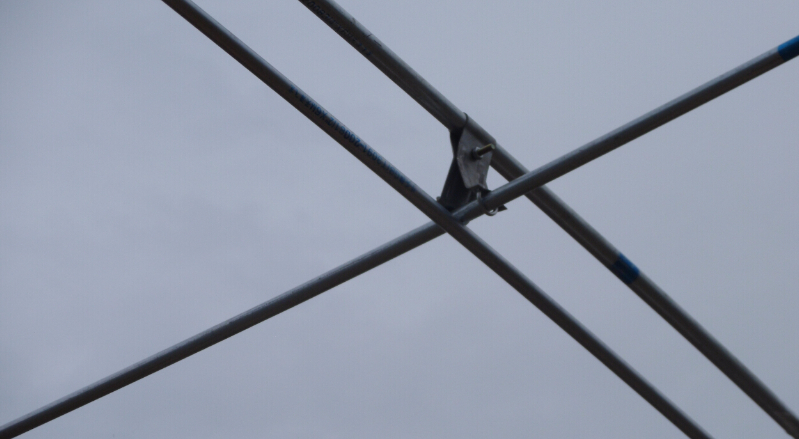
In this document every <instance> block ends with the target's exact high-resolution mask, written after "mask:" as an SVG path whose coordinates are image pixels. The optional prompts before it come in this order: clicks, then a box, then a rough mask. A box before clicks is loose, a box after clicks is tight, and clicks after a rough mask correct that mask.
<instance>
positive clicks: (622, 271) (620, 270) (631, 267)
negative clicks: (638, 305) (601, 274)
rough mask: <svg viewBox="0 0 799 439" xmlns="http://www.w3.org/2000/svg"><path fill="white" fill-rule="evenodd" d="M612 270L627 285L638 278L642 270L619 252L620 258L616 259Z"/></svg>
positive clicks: (611, 267)
mask: <svg viewBox="0 0 799 439" xmlns="http://www.w3.org/2000/svg"><path fill="white" fill-rule="evenodd" d="M608 268H610V271H612V272H613V274H615V275H616V277H618V278H619V279H621V281H622V282H624V283H625V284H627V285H630V284H631V283H633V282H635V280H636V279H638V275H639V274H640V272H639V271H638V267H636V266H635V264H633V263H632V262H630V260H629V259H627V257H626V256H624V255H623V254H621V253H619V258H618V259H616V262H614V263H613V265H611V266H610V267H608Z"/></svg>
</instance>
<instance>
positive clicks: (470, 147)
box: [438, 115, 505, 211]
mask: <svg viewBox="0 0 799 439" xmlns="http://www.w3.org/2000/svg"><path fill="white" fill-rule="evenodd" d="M449 139H450V142H451V143H452V155H453V158H452V164H451V165H450V167H449V173H448V174H447V180H446V181H445V182H444V189H443V190H442V191H441V197H439V199H438V202H439V203H441V205H442V206H444V207H445V208H446V209H447V210H450V211H452V210H455V209H457V208H459V207H461V206H464V205H466V204H468V203H470V202H471V201H474V200H476V199H477V194H487V193H488V192H489V190H488V185H487V184H486V176H488V167H489V165H490V164H491V156H492V155H493V151H494V149H496V146H495V145H496V144H497V143H496V140H494V138H493V137H491V136H490V135H489V134H488V133H487V132H486V131H485V130H484V129H483V128H482V127H481V126H480V125H478V124H477V122H475V121H474V120H473V119H472V118H470V117H469V115H466V125H464V126H463V128H461V129H459V130H453V131H450V133H449ZM499 210H505V209H504V206H503V207H502V208H500V209H499Z"/></svg>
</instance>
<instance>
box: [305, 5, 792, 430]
mask: <svg viewBox="0 0 799 439" xmlns="http://www.w3.org/2000/svg"><path fill="white" fill-rule="evenodd" d="M300 2H301V3H302V4H303V5H305V6H306V7H307V8H308V9H310V10H311V11H312V12H313V13H314V14H315V15H317V16H318V17H319V18H320V19H321V20H322V21H324V22H325V23H326V24H327V25H328V26H330V28H331V29H333V30H334V31H335V32H336V33H338V34H339V35H341V36H342V37H343V38H344V39H345V40H346V41H347V42H348V43H350V44H351V45H352V46H353V47H355V48H356V49H357V50H358V51H359V52H360V53H361V54H363V55H364V57H366V58H367V59H368V60H369V61H370V62H371V63H372V64H374V65H375V66H376V67H377V68H378V69H379V70H380V71H382V72H383V73H384V74H386V76H388V77H389V78H390V79H391V80H392V81H394V82H395V83H396V84H397V85H398V86H399V87H400V88H402V89H403V90H404V91H405V92H406V93H408V94H409V95H410V96H411V97H412V98H413V99H415V100H416V101H417V102H418V103H419V104H420V105H421V106H422V107H423V108H424V109H426V110H427V111H428V112H429V113H430V114H431V115H432V116H433V117H435V118H436V119H437V120H438V121H439V122H441V123H442V124H443V125H444V126H445V127H447V129H449V130H450V131H453V130H458V129H460V128H461V127H463V126H464V124H465V123H466V115H465V114H464V113H463V112H462V111H461V110H460V109H458V108H457V107H456V106H455V105H454V104H452V103H451V102H450V101H449V100H447V99H446V98H445V97H444V96H443V95H442V94H441V93H439V92H438V90H436V89H435V88H434V87H433V86H431V85H430V84H429V83H428V82H427V81H425V80H424V78H422V77H421V76H420V75H419V74H418V73H416V72H415V71H414V70H413V69H412V68H411V67H410V66H408V65H407V64H406V63H405V62H404V61H403V60H402V59H401V58H400V57H399V56H397V55H396V54H395V53H394V52H392V51H391V49H389V48H388V47H387V46H386V45H385V44H384V43H382V42H381V41H380V40H378V39H377V37H375V36H374V34H372V33H371V32H369V31H368V30H367V29H366V28H365V27H364V26H362V25H361V24H360V23H358V22H357V21H356V20H355V18H353V17H352V15H350V14H349V13H348V12H347V11H345V10H344V9H343V8H342V7H341V6H339V5H338V4H336V2H335V1H333V0H300ZM796 56H799V37H796V38H794V39H792V40H790V41H788V42H786V43H784V44H782V45H780V46H779V47H777V48H775V49H773V50H771V51H769V52H767V53H765V54H764V55H762V56H760V57H758V58H755V59H754V60H752V61H750V62H748V63H746V64H744V65H742V66H740V67H738V68H736V69H733V70H732V71H730V72H728V73H726V74H725V75H722V76H720V77H718V78H716V79H714V80H712V81H710V82H708V83H706V84H704V85H702V86H701V87H698V88H696V89H694V90H693V91H691V92H689V93H686V94H685V95H683V96H681V97H680V98H678V99H675V100H674V101H672V102H669V103H668V104H666V105H664V106H662V107H660V108H658V109H656V110H654V111H652V112H650V113H648V114H646V115H644V116H642V117H640V118H638V119H636V120H634V121H633V122H630V123H628V124H627V125H624V126H622V127H621V128H619V129H617V130H615V131H613V132H611V133H609V134H607V135H605V136H603V137H601V138H599V139H597V140H595V141H593V142H591V143H589V144H587V145H585V146H583V147H582V148H581V149H580V150H577V151H575V152H573V153H571V154H572V155H573V158H579V157H578V156H579V155H580V154H586V155H587V158H588V159H589V160H590V159H592V158H596V157H598V156H599V155H602V154H605V153H607V152H609V151H611V150H612V149H615V148H618V147H619V146H622V145H624V144H625V143H627V142H630V141H632V140H634V139H635V138H637V137H640V136H642V135H644V134H646V133H648V132H650V131H652V130H654V129H656V128H658V127H660V126H662V125H663V124H665V123H667V122H669V121H671V120H673V119H674V118H676V117H679V116H681V115H683V114H685V113H687V112H689V111H691V110H693V109H695V108H697V107H699V106H701V105H702V104H704V103H706V102H708V101H710V100H712V99H714V98H716V97H718V96H720V95H721V94H724V93H726V92H727V91H730V90H732V89H733V88H735V87H737V86H739V85H741V84H743V83H745V82H747V81H749V80H751V79H754V78H756V77H757V76H760V75H761V74H763V73H765V72H767V71H768V70H771V69H773V68H774V67H777V66H779V65H780V64H782V63H784V62H786V61H789V60H791V59H792V58H794V57H796ZM581 150H582V151H583V152H581ZM588 151H592V152H590V153H589V152H588ZM591 154H593V155H591ZM562 161H568V159H563V158H562V159H559V160H558V161H557V162H558V164H559V165H562V164H563V163H561V162H562ZM585 162H586V161H580V160H575V161H574V165H573V166H569V167H561V168H560V171H559V172H560V173H559V175H563V174H565V173H566V172H569V171H570V170H573V169H576V168H577V167H579V166H581V165H582V164H584V163H585ZM552 163H555V162H552ZM552 163H551V164H552ZM491 166H492V167H494V168H495V169H496V170H497V171H498V172H499V173H500V174H501V175H502V176H503V177H505V178H506V179H508V180H513V179H516V178H518V177H520V176H522V175H524V174H527V173H528V170H527V169H526V168H525V167H524V166H523V165H522V164H521V163H519V162H518V161H517V160H516V159H515V158H514V157H513V156H511V155H510V154H509V153H508V152H507V151H506V150H505V149H503V148H502V147H501V146H499V145H497V150H496V151H494V156H493V160H492V163H491ZM545 168H546V167H542V168H539V170H541V171H542V172H543V171H546V169H545ZM533 174H537V173H533ZM559 175H557V176H559ZM549 179H550V178H546V179H542V181H543V180H549ZM526 196H527V198H529V199H530V200H531V201H532V202H533V203H535V204H536V206H538V207H539V208H540V209H541V210H543V211H544V213H546V214H547V215H548V216H549V217H550V218H552V219H553V220H554V221H555V222H556V223H557V224H558V225H559V226H560V227H561V228H562V229H563V230H564V231H566V232H567V233H568V234H569V235H571V236H572V237H573V238H574V239H575V240H576V241H577V242H578V243H580V245H582V246H583V247H584V248H585V249H586V250H588V251H589V252H590V253H591V254H592V255H593V256H594V257H595V258H596V259H598V260H599V262H600V263H602V264H603V265H605V266H606V267H607V268H608V269H609V270H611V271H612V272H613V273H614V274H615V275H616V276H617V277H619V279H620V280H621V281H622V282H624V283H625V284H627V286H628V287H629V288H630V289H631V290H632V291H633V292H634V293H635V294H636V295H638V296H639V297H640V298H641V299H643V300H644V302H646V303H647V304H648V305H649V306H650V307H651V308H652V309H653V310H655V312H657V313H658V314H659V315H660V316H661V317H662V318H663V319H665V320H666V321H667V322H668V323H669V324H670V325H672V326H673V327H674V328H675V329H676V330H677V331H678V332H679V333H680V334H681V335H682V336H683V337H685V338H686V339H687V340H688V341H689V342H690V343H691V344H693V345H694V346H695V347H696V348H697V349H698V350H699V351H700V352H701V353H702V354H703V355H705V357H707V358H708V359H709V360H710V361H711V362H712V363H713V364H714V365H716V367H718V368H719V370H721V371H722V372H723V373H724V374H725V375H727V377H729V378H730V380H731V381H732V382H733V383H735V384H736V385H737V386H738V387H739V388H740V389H741V390H742V391H743V392H744V393H746V394H747V395H748V396H749V397H750V398H752V400H753V401H755V402H756V403H757V404H758V405H759V406H760V407H761V408H762V409H763V410H764V411H765V412H766V413H768V414H769V415H770V416H771V417H772V418H773V419H774V420H775V421H776V422H777V423H778V424H779V425H780V426H782V427H783V428H784V429H785V430H786V431H787V432H788V434H790V435H791V436H793V437H795V438H799V420H797V418H796V416H795V415H794V414H793V413H791V411H790V410H788V408H787V407H786V406H785V405H784V404H783V403H782V402H781V401H780V400H779V399H778V398H777V396H776V395H774V393H772V392H771V390H769V389H768V388H767V387H766V386H765V385H764V384H763V383H762V382H761V381H760V380H759V379H758V378H757V377H756V376H755V375H754V374H752V373H751V372H750V371H749V370H748V369H747V368H746V367H745V366H744V365H743V364H741V362H740V361H738V359H736V358H735V357H734V356H733V355H732V354H731V353H730V352H729V351H727V349H726V348H724V346H723V345H721V343H719V342H718V341H717V340H716V339H715V338H713V336H711V335H710V334H709V333H708V332H707V331H706V330H705V329H704V328H702V326H701V325H700V324H699V323H697V322H696V321H695V320H694V319H693V318H692V317H691V316H690V315H688V313H686V312H685V311H684V310H682V308H680V306H679V305H678V304H677V303H675V302H674V301H673V300H671V298H670V297H669V296H668V295H667V294H666V293H665V292H664V291H663V290H662V289H660V287H658V285H657V284H655V283H654V282H653V281H652V280H651V279H649V278H648V277H647V276H646V275H644V274H643V273H641V272H640V271H639V270H638V268H637V267H635V265H633V264H632V262H630V261H629V260H628V259H627V258H626V257H625V256H624V255H623V254H622V253H621V252H620V251H619V250H618V249H616V248H615V247H614V246H613V245H612V244H611V243H610V242H608V241H607V240H606V239H605V238H604V237H603V236H602V235H600V234H599V232H597V231H596V230H595V229H594V228H593V227H591V225H589V224H588V223H587V222H586V221H585V220H584V219H583V218H581V217H580V216H579V215H578V214H577V213H576V212H574V211H573V210H572V209H571V208H570V207H569V206H568V205H566V203H564V202H563V201H562V200H561V199H560V198H558V196H557V195H555V194H554V193H553V192H552V191H550V190H549V189H548V188H547V187H545V186H541V187H538V188H537V189H535V190H533V191H530V192H528V193H527V194H526Z"/></svg>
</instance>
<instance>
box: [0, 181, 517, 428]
mask: <svg viewBox="0 0 799 439" xmlns="http://www.w3.org/2000/svg"><path fill="white" fill-rule="evenodd" d="M520 193H523V192H520ZM498 195H501V192H499V193H498V192H497V191H495V192H493V193H491V194H489V195H487V196H486V197H485V198H484V199H483V203H482V205H481V204H480V203H478V202H476V201H474V202H472V203H470V204H468V205H466V206H464V207H462V208H461V209H458V210H457V211H456V212H454V213H453V216H454V217H455V218H456V219H457V220H458V221H462V222H464V223H465V222H469V221H471V220H473V219H475V218H477V217H479V216H481V215H483V214H484V213H485V212H486V211H490V210H492V209H495V208H497V207H499V206H501V205H502V204H504V203H506V202H507V201H500V200H499V196H498ZM503 199H507V195H506V196H504V197H503ZM445 233H446V232H444V230H443V229H441V228H440V227H439V226H438V225H436V223H434V222H429V223H427V224H425V225H423V226H421V227H418V228H416V229H414V230H412V231H410V232H408V233H406V234H404V235H402V236H400V237H398V238H396V239H394V240H392V241H390V242H387V243H386V244H383V245H382V246H380V247H377V248H375V249H374V250H372V251H370V252H368V253H365V254H363V255H361V256H359V257H357V258H355V259H353V260H351V261H349V262H347V263H345V264H342V265H340V266H338V267H336V268H334V269H333V270H330V271H328V272H326V273H324V274H322V275H320V276H318V277H316V278H314V279H313V280H310V281H308V282H306V283H304V284H302V285H300V286H298V287H296V288H293V289H291V290H289V291H286V292H285V293H283V294H281V295H279V296H276V297H274V298H272V299H270V300H268V301H266V302H264V303H262V304H260V305H258V306H255V307H253V308H250V309H249V310H247V311H245V312H243V313H241V314H239V315H237V316H235V317H232V318H230V319H228V320H226V321H224V322H222V323H220V324H218V325H216V326H214V327H212V328H209V329H207V330H205V331H203V332H201V333H199V334H197V335H194V336H192V337H190V338H188V339H186V340H184V341H182V342H180V343H177V344H175V345H173V346H171V347H169V348H167V349H164V350H162V351H161V352H158V353H157V354H155V355H152V356H150V357H148V358H146V359H144V360H142V361H140V362H138V363H136V364H134V365H131V366H129V367H127V368H125V369H122V370H121V371H119V372H117V373H114V374H112V375H109V376H108V377H106V378H103V379H101V380H99V381H97V382H95V383H93V384H91V385H89V386H86V387H84V388H83V389H80V390H78V391H76V392H73V393H71V394H70V395H67V396H65V397H63V398H61V399H59V400H57V401H55V402H53V403H51V404H48V405H46V406H44V407H41V408H39V409H37V410H34V411H33V412H30V413H28V414H27V415H24V416H22V417H20V418H17V419H15V420H13V421H11V422H9V423H7V424H5V425H3V426H0V439H8V438H13V437H16V436H18V435H20V434H22V433H25V432H26V431H29V430H32V429H34V428H36V427H38V426H40V425H43V424H45V423H47V422H50V421H52V420H53V419H56V418H58V417H60V416H62V415H65V414H67V413H69V412H71V411H73V410H76V409H78V408H80V407H82V406H84V405H86V404H88V403H90V402H92V401H95V400H97V399H100V398H102V397H103V396H106V395H108V394H110V393H112V392H115V391H117V390H119V389H121V388H123V387H125V386H127V385H129V384H133V383H134V382H136V381H138V380H140V379H142V378H145V377H147V376H149V375H151V374H153V373H155V372H158V371H159V370H161V369H164V368H166V367H168V366H171V365H173V364H175V363H177V362H179V361H181V360H184V359H186V358H188V357H190V356H192V355H194V354H196V353H198V352H200V351H202V350H204V349H206V348H209V347H211V346H213V345H215V344H217V343H219V342H221V341H223V340H226V339H228V338H230V337H232V336H234V335H236V334H238V333H240V332H242V331H244V330H246V329H249V328H251V327H253V326H255V325H257V324H258V323H261V322H263V321H265V320H267V319H269V318H271V317H274V316H276V315H278V314H280V313H282V312H283V311H286V310H288V309H290V308H293V307H295V306H297V305H299V304H301V303H303V302H305V301H307V300H310V299H312V298H314V297H316V296H318V295H319V294H322V293H323V292H325V291H328V290H330V289H332V288H334V287H336V286H338V285H341V284H343V283H344V282H347V281H348V280H350V279H352V278H354V277H357V276H359V275H361V274H363V273H366V272H367V271H369V270H371V269H372V268H375V267H377V266H379V265H382V264H384V263H386V262H388V261H390V260H392V259H394V258H396V257H397V256H400V255H402V254H405V253H407V252H408V251H410V250H413V249H415V248H417V247H419V246H421V245H422V244H425V243H427V242H429V241H431V240H433V239H435V238H437V237H439V236H441V235H444V234H445Z"/></svg>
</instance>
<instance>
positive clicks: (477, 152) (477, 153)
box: [472, 143, 497, 160]
mask: <svg viewBox="0 0 799 439" xmlns="http://www.w3.org/2000/svg"><path fill="white" fill-rule="evenodd" d="M495 149H497V148H496V147H495V146H494V144H493V143H489V144H488V145H485V146H478V147H476V148H474V151H472V156H474V158H475V159H477V160H479V159H480V157H482V156H484V155H486V154H488V153H489V152H491V151H493V150H495Z"/></svg>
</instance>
